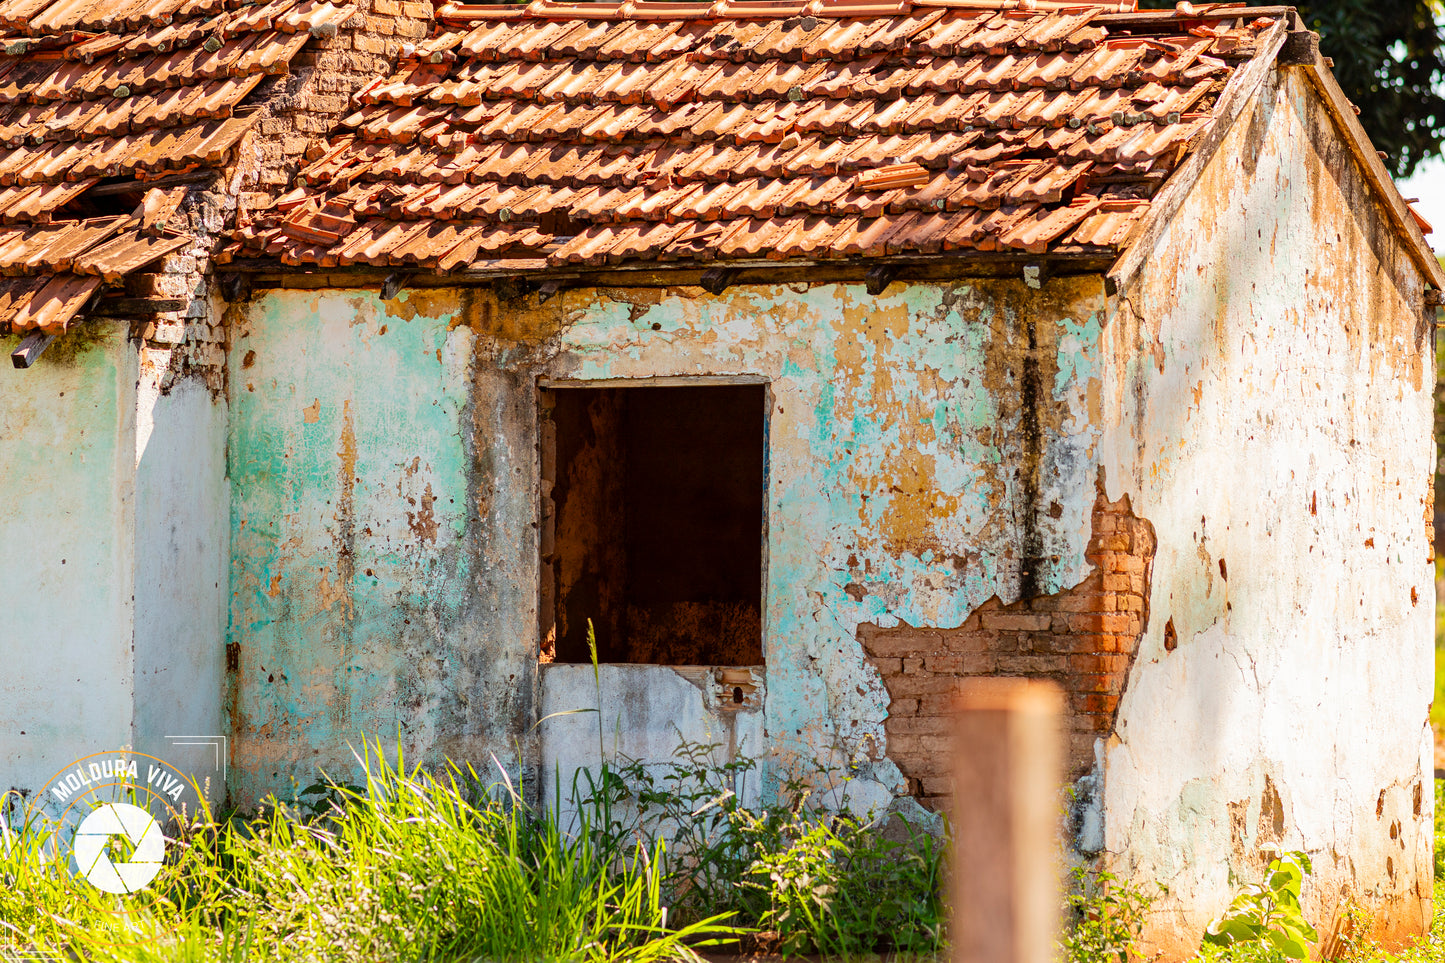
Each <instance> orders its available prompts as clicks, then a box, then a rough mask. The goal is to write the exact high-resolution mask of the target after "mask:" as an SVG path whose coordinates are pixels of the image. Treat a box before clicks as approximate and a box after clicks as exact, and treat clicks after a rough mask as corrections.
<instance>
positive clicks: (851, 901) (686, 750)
mask: <svg viewBox="0 0 1445 963" xmlns="http://www.w3.org/2000/svg"><path fill="white" fill-rule="evenodd" d="M718 749H719V746H718V745H716V744H705V743H695V742H689V741H688V740H686V739H684V738H682V737H681V734H679V744H678V748H677V749H676V751H675V754H674V757H673V759H672V760H671V761H670V762H669V763H666V764H663V765H660V766H647V765H643V764H641V763H639V762H637V761H621V762H618V763H615V764H609V765H604V766H602V767H600V768H599V769H598V771H597V772H595V773H594V772H591V771H588V770H579V772H578V777H577V778H578V785H577V788H576V789H574V795H575V796H576V797H577V798H580V799H583V800H584V801H585V802H586V805H587V807H588V809H589V811H592V812H596V813H599V814H600V813H607V814H610V815H609V817H608V821H607V822H606V823H605V827H606V833H607V835H608V837H609V844H614V843H615V841H616V840H621V839H631V838H639V837H641V838H665V839H667V840H668V841H669V847H668V852H667V855H666V857H665V861H666V874H665V889H666V891H667V892H668V893H669V894H670V895H671V898H672V901H673V906H674V909H675V912H676V914H677V919H678V921H679V922H681V921H690V920H694V919H699V918H702V917H704V916H705V915H706V914H707V913H709V912H718V911H720V910H724V909H725V910H729V911H731V912H732V913H733V914H734V915H733V917H732V919H733V920H734V922H735V923H736V924H737V925H739V926H746V927H749V928H753V929H756V930H758V931H760V932H759V933H758V934H757V937H756V942H759V943H760V944H761V945H763V946H764V947H766V948H767V949H770V950H771V949H776V950H780V951H781V952H783V953H784V954H789V955H790V954H795V953H814V952H819V953H823V954H825V955H848V954H859V953H871V952H875V951H878V950H887V949H894V950H905V951H916V952H924V953H930V952H936V951H938V950H939V949H940V948H941V947H942V945H943V920H944V918H945V917H946V910H945V908H944V906H943V903H942V898H941V886H940V880H941V874H942V865H943V847H942V845H941V843H940V842H939V841H938V840H936V839H935V838H934V837H933V836H931V835H929V834H928V833H926V832H922V831H920V830H917V829H915V828H913V827H910V826H908V825H907V823H905V822H902V821H899V823H898V825H897V831H896V832H894V833H892V834H891V835H890V834H889V833H886V832H885V831H884V829H883V827H882V826H881V825H879V824H878V823H876V822H875V821H873V820H872V819H871V818H867V817H858V816H854V815H849V814H848V812H847V804H848V797H847V788H846V787H847V783H848V781H849V779H850V778H851V774H850V772H848V771H846V770H842V769H839V768H834V767H830V766H827V765H821V764H820V765H817V766H815V771H813V772H811V773H809V774H808V776H809V778H807V779H804V778H802V777H801V776H798V775H795V776H793V777H792V778H789V779H788V780H786V781H785V783H784V784H783V786H782V789H781V792H780V794H779V798H778V800H777V801H776V802H775V803H774V804H772V805H767V806H761V807H754V808H749V807H746V806H744V805H743V804H742V800H743V799H744V798H746V797H747V795H748V792H747V789H748V782H749V780H751V779H753V778H755V774H756V771H757V769H758V762H757V760H755V759H752V758H749V757H747V756H745V755H742V754H740V753H738V754H734V755H733V756H732V757H731V758H728V759H726V760H725V761H719V759H718ZM815 784H817V785H824V786H831V787H834V790H835V794H833V795H832V798H829V799H828V800H827V804H826V805H825V804H823V802H822V801H820V800H819V798H818V796H817V794H816V793H815V791H814V789H813V788H812V786H813V785H815ZM598 825H599V827H600V826H602V825H604V824H602V823H599V824H598Z"/></svg>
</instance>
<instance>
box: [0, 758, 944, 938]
mask: <svg viewBox="0 0 1445 963" xmlns="http://www.w3.org/2000/svg"><path fill="white" fill-rule="evenodd" d="M712 748H714V747H706V746H690V747H688V746H685V747H684V748H683V750H682V752H681V755H680V757H679V758H678V759H677V760H675V761H674V762H673V763H672V764H671V766H670V767H663V768H662V769H661V770H660V774H659V770H658V769H657V768H656V767H654V768H652V769H651V770H649V769H648V768H645V767H641V766H640V765H638V764H635V763H634V764H623V765H620V766H606V767H603V769H602V771H601V772H600V773H597V774H588V775H587V776H586V778H584V779H582V780H580V781H579V783H578V784H575V785H574V786H573V789H572V793H571V797H570V805H568V806H561V805H559V804H560V800H554V801H553V805H551V806H548V807H545V810H544V811H542V812H534V811H532V810H531V809H529V808H528V807H527V806H526V805H525V804H524V803H523V800H522V797H521V795H520V794H519V793H518V792H517V791H516V790H515V789H514V787H513V786H512V785H511V784H510V783H509V782H505V781H504V782H503V783H501V784H499V785H495V786H491V787H484V786H483V785H482V783H481V780H480V779H478V778H477V776H476V774H475V773H474V772H473V771H472V770H470V769H469V768H468V769H462V768H458V767H450V768H449V769H448V770H447V771H445V772H444V773H442V774H441V775H436V776H434V775H431V774H428V773H427V772H424V771H421V770H416V769H412V770H407V769H405V768H404V767H402V766H401V764H400V762H398V763H397V764H390V763H388V762H387V760H386V759H385V758H383V757H382V756H381V754H379V753H377V752H375V751H374V750H371V751H369V754H368V755H367V757H366V758H365V759H364V760H363V763H364V771H365V779H364V780H363V782H364V784H363V785H359V786H343V785H337V784H334V783H328V784H327V785H325V786H315V787H311V788H310V789H308V790H306V791H304V792H302V793H301V794H300V796H299V797H298V800H304V799H307V798H308V797H312V801H311V802H307V803H304V804H303V803H301V802H298V801H293V802H292V803H290V804H284V805H283V804H280V803H277V802H275V801H274V800H273V801H271V803H270V804H269V805H268V806H267V807H266V808H265V809H264V810H263V811H262V812H260V813H258V814H255V815H253V816H251V817H249V818H245V819H236V818H233V819H227V820H212V819H211V818H210V817H209V814H205V813H203V814H201V815H200V817H199V818H197V819H196V820H195V821H194V823H193V824H192V825H190V826H187V827H173V828H172V829H171V830H169V832H171V833H172V834H173V835H176V836H179V837H180V838H178V839H176V840H175V841H173V842H172V843H171V844H170V845H169V846H168V848H167V863H166V866H165V868H164V870H163V871H162V873H161V875H160V876H159V877H157V880H156V882H155V883H153V884H152V885H151V886H150V887H148V888H147V889H145V890H143V891H141V892H140V893H137V894H134V895H132V896H129V897H124V898H122V897H113V896H107V895H106V894H104V893H101V892H100V891H98V890H96V889H94V888H92V887H91V886H89V885H88V884H86V883H84V882H81V881H77V880H72V879H70V878H69V876H68V875H67V874H65V873H61V872H57V871H55V869H54V868H53V867H52V866H50V865H49V864H48V863H47V861H46V859H45V847H46V843H47V840H46V838H45V837H44V836H43V835H42V834H39V833H37V832H34V831H26V832H23V833H22V834H21V835H20V836H19V837H18V838H16V839H14V840H12V841H11V845H10V847H9V849H7V850H5V851H4V853H3V855H0V959H3V958H5V956H6V953H7V951H8V952H9V953H11V954H12V955H13V954H16V953H29V954H32V955H46V956H51V957H54V958H57V959H64V958H71V959H85V960H89V961H97V963H149V961H153V960H154V961H161V960H166V961H177V960H179V961H192V960H194V961H198V963H199V961H207V963H211V961H216V963H272V961H275V963H290V961H298V963H299V961H313V960H317V959H326V960H328V961H330V960H342V961H350V960H357V961H362V960H365V961H373V960H376V961H391V960H395V961H401V960H406V961H426V960H448V961H451V960H478V961H481V960H487V961H527V963H551V961H559V963H560V961H568V963H571V961H577V963H620V961H624V960H625V961H629V963H632V961H636V963H651V961H660V960H689V959H691V960H696V959H697V953H696V951H697V950H698V949H700V948H704V947H712V948H718V947H721V946H723V945H725V944H733V946H734V948H736V944H737V941H738V939H739V938H740V937H741V938H745V939H747V940H748V945H749V946H751V947H754V948H764V949H770V950H780V951H782V952H784V953H787V954H810V953H815V952H820V951H821V952H823V953H825V954H827V955H828V956H830V957H837V958H842V957H849V958H866V957H867V955H868V954H871V953H874V952H876V951H880V950H882V951H886V952H890V953H893V954H900V953H901V954H904V955H905V956H906V957H907V958H910V959H930V958H932V957H933V956H934V955H935V954H937V953H938V952H939V951H940V950H941V949H942V946H943V943H942V939H943V925H942V920H943V916H944V913H945V909H944V906H943V902H942V898H941V867H942V860H943V847H942V846H941V845H937V844H936V842H935V840H934V839H933V838H932V837H931V836H928V835H926V834H922V833H915V834H913V835H911V836H908V837H907V838H906V839H905V840H903V841H901V842H900V841H899V840H898V839H897V838H896V834H894V837H893V838H888V836H889V834H885V833H884V832H883V831H881V829H880V828H879V827H875V826H873V825H871V824H870V823H869V822H868V821H867V820H864V819H860V818H855V817H852V816H849V815H847V814H846V813H840V812H838V811H836V807H833V808H825V807H822V806H820V805H817V804H816V799H814V798H813V797H812V794H811V792H810V791H809V790H807V789H804V788H799V787H801V785H802V784H801V783H798V782H794V783H790V785H793V786H794V788H795V790H796V791H794V792H792V793H791V794H788V795H785V799H784V800H783V801H782V802H780V803H779V804H778V805H775V806H771V807H763V808H760V809H758V810H756V811H752V810H748V809H746V808H744V807H742V806H741V805H739V803H738V800H737V796H736V794H735V792H734V791H733V787H734V786H735V785H736V784H737V780H738V779H739V778H740V777H741V776H742V775H744V774H746V773H747V772H750V771H751V769H752V767H753V766H754V765H755V763H753V762H752V761H750V760H745V759H738V760H733V761H731V762H729V763H726V764H721V765H720V764H715V763H712V762H711V761H710V760H711V752H710V750H711V749H712ZM504 778H505V777H504ZM316 797H319V798H316ZM831 801H833V802H836V801H837V800H831ZM569 810H570V811H575V812H576V813H577V814H578V816H577V820H578V821H577V822H576V823H574V822H573V821H572V820H570V819H568V820H567V821H566V822H565V823H563V822H559V818H558V816H557V813H559V812H567V811H569ZM664 840H667V841H668V842H666V843H665V842H664ZM669 846H673V847H674V851H669ZM893 958H894V959H899V958H902V957H900V956H898V955H895V956H894V957H893Z"/></svg>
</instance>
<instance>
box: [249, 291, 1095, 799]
mask: <svg viewBox="0 0 1445 963" xmlns="http://www.w3.org/2000/svg"><path fill="white" fill-rule="evenodd" d="M1102 312H1103V292H1102V287H1101V282H1100V281H1099V280H1098V279H1097V278H1089V279H1056V280H1054V281H1051V282H1050V283H1049V284H1047V285H1046V286H1045V287H1044V288H1042V289H1034V288H1031V287H1029V286H1027V285H1025V284H1024V283H1022V282H1021V281H1012V280H1009V281H981V282H956V283H940V284H909V285H904V284H895V285H892V286H890V287H889V288H888V289H887V290H886V291H885V292H883V294H881V295H879V296H874V295H870V294H868V293H867V292H866V291H865V290H864V288H863V286H862V285H861V284H859V285H853V284H819V285H813V286H806V285H792V286H788V287H738V288H733V289H729V290H728V291H726V292H724V293H723V294H722V295H720V296H712V295H709V294H706V293H705V292H703V291H701V290H699V289H695V288H676V289H582V290H569V291H563V292H561V293H559V294H557V295H555V296H553V297H551V298H548V299H545V300H543V299H540V298H538V297H537V296H535V295H533V296H529V297H526V298H517V299H513V300H510V301H506V300H496V299H495V298H494V297H493V296H492V295H490V294H488V293H486V292H482V291H433V292H425V291H416V292H406V291H404V292H402V294H401V295H400V296H399V297H398V298H397V299H396V300H394V301H390V302H383V301H380V300H379V299H377V298H376V297H375V295H373V294H365V293H341V292H335V291H321V292H316V291H305V292H303V291H284V290H283V291H271V292H267V293H265V294H263V295H261V296H259V297H258V299H257V300H256V301H255V302H254V303H253V304H251V305H250V306H249V307H248V309H247V312H246V317H245V320H244V322H243V323H242V324H241V326H240V327H239V328H238V335H237V337H236V340H235V342H234V344H233V347H232V351H231V356H232V371H231V383H232V386H233V391H234V394H235V401H234V408H233V421H232V434H231V441H230V450H231V477H232V482H233V485H234V490H235V495H234V497H233V520H232V532H231V543H232V558H233V562H232V577H231V587H232V602H231V627H230V636H229V639H230V642H231V644H232V646H233V651H236V652H237V654H238V658H237V665H238V669H237V671H236V672H234V673H233V674H232V681H231V685H232V696H231V702H230V705H231V710H230V711H231V714H232V724H233V725H234V727H235V731H234V734H235V739H236V755H235V761H234V764H235V766H236V768H237V770H239V782H238V783H235V788H236V790H237V796H238V798H239V799H240V800H242V801H244V800H247V799H253V798H255V796H256V795H257V794H258V793H259V792H261V791H262V790H264V789H266V788H270V787H277V786H280V787H283V788H284V786H285V785H286V783H287V781H288V779H289V778H291V777H293V776H294V778H296V779H297V780H302V779H309V778H310V776H311V774H312V773H314V771H315V770H316V769H317V768H318V767H320V766H331V767H334V766H344V765H347V764H348V763H349V761H350V754H349V752H348V750H347V744H348V743H354V742H356V740H358V739H359V738H360V736H361V735H362V734H363V733H365V734H367V735H370V736H380V737H382V738H384V739H387V740H389V741H394V740H395V738H396V736H397V734H400V736H401V738H402V742H403V745H404V746H405V747H407V748H408V749H409V750H410V751H411V752H412V753H413V754H414V755H415V756H416V757H417V758H428V759H432V760H436V759H439V758H440V757H441V756H443V755H450V756H452V757H454V758H467V759H472V760H477V759H480V760H482V761H485V760H486V759H487V755H488V753H491V752H495V753H496V754H497V755H498V757H499V759H501V760H504V761H506V760H514V759H519V758H521V757H525V756H526V755H527V753H528V752H533V753H534V754H535V752H537V751H540V750H536V749H535V748H534V747H532V746H531V744H530V743H529V742H528V740H529V738H531V736H530V732H531V730H530V728H529V727H530V726H531V722H532V719H533V718H534V713H535V711H536V710H535V709H534V700H535V699H536V698H537V696H536V692H537V690H536V686H537V682H536V659H537V655H538V652H539V631H538V629H539V626H538V615H537V598H538V558H539V554H538V552H539V544H538V529H537V527H536V526H537V522H538V512H539V490H538V485H539V476H538V459H539V457H540V455H539V451H538V444H537V442H538V436H537V431H538V427H537V421H536V417H537V396H536V391H535V387H536V384H537V382H538V379H539V378H545V379H562V380H576V381H588V382H601V381H608V382H614V383H615V381H616V379H627V380H632V379H650V378H679V377H684V378H685V377H693V376H700V375H701V376H708V377H711V378H714V379H727V378H744V379H750V380H753V381H756V380H757V379H758V378H763V379H765V380H766V381H767V382H768V390H769V395H770V399H771V410H770V411H769V424H768V434H767V438H768V450H767V459H768V465H767V478H768V480H769V490H768V493H767V499H766V507H767V523H766V524H767V533H766V557H765V575H764V579H765V584H764V592H763V598H764V606H763V607H764V646H763V655H764V659H765V662H766V665H767V670H766V686H767V693H768V695H767V699H766V700H765V705H764V706H763V710H762V711H763V727H764V730H765V731H766V734H767V740H768V745H769V747H770V752H771V757H772V758H771V762H770V765H771V766H772V767H773V769H772V771H774V772H777V771H781V768H783V767H787V766H788V765H789V764H792V763H801V762H803V761H804V760H810V759H815V758H817V759H823V760H825V761H830V762H833V763H838V764H844V763H847V762H849V761H857V762H859V763H860V764H861V766H862V769H861V770H860V776H859V778H858V779H856V780H855V781H854V783H853V784H852V785H853V791H854V794H855V798H856V800H857V801H858V803H859V804H860V805H884V804H887V803H888V802H889V801H890V800H891V799H893V798H894V797H895V796H896V795H901V794H906V792H907V790H908V785H907V782H906V781H905V779H904V778H903V776H902V774H901V773H900V772H899V770H898V768H897V766H896V765H894V763H893V762H892V761H890V760H889V759H888V756H887V746H886V742H885V733H884V725H883V723H884V719H885V718H886V716H887V713H888V704H889V697H888V694H887V691H886V689H885V687H884V686H883V685H882V683H881V680H880V676H879V673H878V671H877V669H876V668H875V667H874V666H873V665H872V664H870V663H869V661H868V659H867V657H866V656H865V654H864V652H863V648H862V646H861V644H860V642H859V640H858V630H859V626H861V625H864V624H870V625H879V626H884V627H889V626H897V625H899V624H903V623H906V624H908V625H916V626H929V627H956V626H958V625H960V624H962V622H963V621H964V619H965V618H967V616H968V614H969V613H970V612H971V611H972V610H973V609H975V608H977V607H978V606H979V605H981V604H982V603H984V602H985V601H986V600H988V599H990V598H992V597H994V596H998V597H999V598H1000V599H1001V600H1002V601H1003V602H1005V603H1007V602H1012V601H1015V600H1017V599H1018V598H1019V597H1020V596H1021V595H1024V594H1029V593H1038V592H1052V591H1057V590H1059V589H1061V588H1065V587H1068V586H1072V585H1075V584H1077V583H1078V582H1080V581H1082V580H1083V579H1084V577H1085V576H1086V574H1087V572H1088V570H1089V565H1088V563H1087V561H1086V560H1085V558H1084V553H1085V548H1086V546H1087V543H1088V540H1089V537H1090V514H1091V511H1092V506H1093V503H1094V496H1095V480H1096V470H1095V469H1096V466H1095V465H1093V464H1092V463H1091V461H1090V458H1091V454H1090V452H1091V446H1092V445H1093V443H1094V439H1095V438H1096V437H1097V429H1096V428H1095V427H1094V425H1095V423H1096V421H1097V417H1096V413H1097V410H1098V405H1099V403H1100V387H1099V380H1098V372H1097V369H1098V366H1099V364H1100V363H1101V360H1102V359H1101V358H1100V356H1099V354H1098V350H1097V348H1098V339H1099V329H1100V324H1101V322H1102V317H1103V314H1102ZM656 671H659V672H672V671H673V670H671V669H665V668H661V669H658V670H656ZM558 691H561V690H560V689H559V690H558ZM549 711H550V707H549ZM665 724H666V721H665V720H662V721H660V722H659V725H665ZM668 736H669V738H671V734H668ZM648 744H652V743H648ZM543 764H544V765H546V764H547V763H546V761H545V760H543Z"/></svg>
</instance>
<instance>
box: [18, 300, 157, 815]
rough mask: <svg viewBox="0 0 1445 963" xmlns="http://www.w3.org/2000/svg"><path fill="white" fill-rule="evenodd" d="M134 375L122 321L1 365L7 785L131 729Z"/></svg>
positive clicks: (31, 785)
mask: <svg viewBox="0 0 1445 963" xmlns="http://www.w3.org/2000/svg"><path fill="white" fill-rule="evenodd" d="M18 342H19V339H18V338H0V350H3V352H4V354H5V355H6V356H7V358H8V356H9V354H10V352H11V351H14V350H15V346H16V344H17V343H18ZM135 382H136V359H135V352H134V351H131V350H129V348H128V346H127V344H126V341H125V331H124V329H123V328H121V327H120V326H112V327H107V328H102V329H97V328H94V327H91V326H87V327H85V328H82V329H80V330H79V331H77V332H75V333H73V334H70V335H67V336H66V337H65V338H62V339H61V340H59V341H57V342H55V343H54V344H53V345H51V347H50V349H49V350H48V351H46V353H45V356H44V358H43V359H42V363H41V364H37V365H35V366H34V367H31V368H28V369H25V370H16V369H15V368H13V367H11V366H10V365H9V364H8V363H6V364H5V365H3V366H0V478H3V479H5V480H6V482H7V487H6V499H5V501H6V504H5V514H4V517H3V519H0V580H3V583H4V585H5V591H6V597H7V599H8V602H7V604H5V605H3V606H0V792H4V791H6V790H9V789H12V788H18V789H21V790H25V791H34V790H37V789H39V788H40V787H41V786H43V785H44V784H45V783H46V782H47V781H48V780H49V779H50V777H51V776H53V775H54V774H55V773H56V772H57V771H58V770H59V769H61V768H62V767H64V766H66V765H68V764H69V763H70V762H72V761H74V760H75V759H78V758H80V757H81V756H84V755H88V754H89V753H92V752H98V751H103V750H106V749H115V748H118V747H120V746H122V745H124V744H126V743H129V742H130V740H131V726H132V723H133V716H134V702H133V698H132V693H133V684H134V676H133V672H134V666H133V663H132V661H131V652H130V645H131V625H132V620H133V617H134V605H133V602H132V600H131V588H132V585H133V581H132V580H133V577H134V570H135V554H134V541H133V538H132V532H133V530H134V525H135V475H134V457H135V448H134V437H135Z"/></svg>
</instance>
